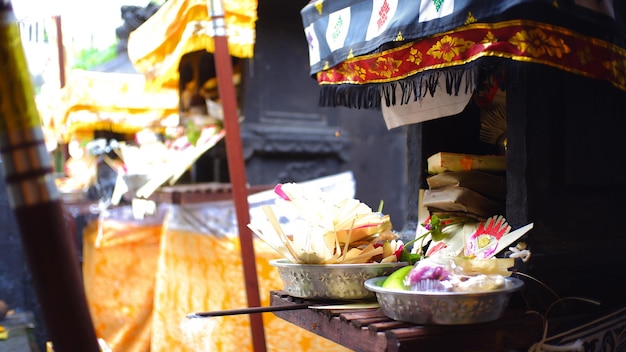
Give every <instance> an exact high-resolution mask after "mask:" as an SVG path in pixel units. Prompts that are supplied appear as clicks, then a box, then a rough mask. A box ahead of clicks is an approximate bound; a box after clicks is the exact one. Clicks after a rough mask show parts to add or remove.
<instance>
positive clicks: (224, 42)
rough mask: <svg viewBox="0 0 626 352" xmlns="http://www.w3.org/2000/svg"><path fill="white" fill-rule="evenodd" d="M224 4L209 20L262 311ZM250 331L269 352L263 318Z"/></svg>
mask: <svg viewBox="0 0 626 352" xmlns="http://www.w3.org/2000/svg"><path fill="white" fill-rule="evenodd" d="M221 1H222V0H217V1H215V0H209V2H208V5H209V17H210V18H211V20H212V23H213V26H214V27H213V29H214V30H215V33H214V36H213V40H214V42H215V53H214V56H215V71H216V73H217V84H218V91H219V95H220V100H221V102H222V109H223V111H224V128H225V129H226V158H227V160H228V171H229V175H230V182H231V187H232V192H233V199H234V202H235V210H236V212H237V224H238V228H239V241H240V243H241V257H242V258H241V259H242V262H243V272H244V278H245V285H246V295H247V298H248V307H260V306H261V298H260V295H259V283H258V278H257V270H256V262H255V254H254V245H253V239H252V232H251V231H250V229H248V226H247V225H248V223H249V222H250V208H249V204H248V190H247V186H246V185H247V181H246V168H245V164H244V161H243V148H242V146H241V135H240V132H239V121H238V120H239V113H238V109H237V98H236V95H235V87H234V85H233V67H232V61H231V57H230V53H229V50H228V38H227V36H226V24H225V20H224V9H223V6H222V2H221ZM249 317H250V327H251V330H252V344H253V347H254V351H257V352H262V351H265V350H266V344H265V332H264V330H263V316H262V315H261V314H251V315H249Z"/></svg>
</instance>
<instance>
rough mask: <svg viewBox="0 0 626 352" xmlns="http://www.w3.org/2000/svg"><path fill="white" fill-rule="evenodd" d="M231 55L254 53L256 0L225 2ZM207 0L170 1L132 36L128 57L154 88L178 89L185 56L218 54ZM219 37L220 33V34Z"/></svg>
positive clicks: (224, 16)
mask: <svg viewBox="0 0 626 352" xmlns="http://www.w3.org/2000/svg"><path fill="white" fill-rule="evenodd" d="M223 8H224V15H223V18H219V20H220V21H223V22H224V25H225V31H226V33H222V34H221V35H224V34H226V36H228V53H229V54H230V55H231V56H234V57H238V58H251V57H252V56H253V54H254V43H255V25H256V20H257V1H256V0H230V1H225V2H224V6H223ZM215 19H216V18H211V16H209V11H208V10H207V1H206V0H170V1H167V2H166V3H165V4H163V5H162V6H161V8H160V9H159V10H158V11H157V12H156V13H155V14H154V15H152V16H151V17H150V18H149V19H148V20H146V22H144V23H143V24H142V25H141V26H139V27H138V28H137V29H136V30H134V31H133V32H131V33H130V36H129V38H128V56H129V58H130V60H131V62H132V63H133V65H134V66H135V68H136V69H137V71H139V72H141V73H143V74H144V75H145V76H146V78H147V80H148V82H149V84H150V86H151V87H154V88H163V87H167V88H178V81H179V79H178V78H179V76H178V65H179V63H180V61H181V58H182V57H183V55H185V54H187V53H192V52H196V51H200V50H206V51H208V52H211V53H214V52H215V49H216V43H215V39H214V37H215V35H216V33H215V29H214V27H213V25H212V21H213V20H215ZM218 34H219V33H218Z"/></svg>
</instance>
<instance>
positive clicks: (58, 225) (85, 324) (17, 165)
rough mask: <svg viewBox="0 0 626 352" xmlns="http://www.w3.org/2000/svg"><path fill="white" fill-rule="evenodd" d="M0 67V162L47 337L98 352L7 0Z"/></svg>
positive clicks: (69, 349)
mask: <svg viewBox="0 0 626 352" xmlns="http://www.w3.org/2000/svg"><path fill="white" fill-rule="evenodd" d="M0 72H1V77H2V79H0V156H1V157H2V163H0V165H1V166H2V168H3V175H4V177H5V178H6V187H7V194H8V195H9V202H10V205H11V207H12V208H13V211H14V213H15V215H16V220H17V224H18V227H19V230H20V235H21V237H22V245H23V248H24V252H25V254H26V258H27V261H28V266H29V269H30V271H31V273H32V274H33V282H34V286H35V290H36V292H37V296H38V299H39V302H40V303H41V306H42V312H43V317H44V321H45V323H46V327H47V331H48V335H49V337H50V340H51V341H52V343H53V345H54V350H55V351H57V352H74V351H75V352H97V351H99V350H100V348H99V346H98V341H97V339H96V334H95V330H94V327H93V322H92V320H91V315H90V313H89V308H88V306H87V299H86V296H85V291H84V289H83V284H82V276H81V271H80V265H79V263H78V255H77V249H76V247H75V246H74V242H73V241H72V239H71V237H70V233H69V231H68V228H67V225H66V224H65V221H64V220H63V208H62V203H61V202H62V201H61V199H60V195H59V192H58V190H57V189H56V185H55V184H54V179H53V177H52V171H53V168H52V162H51V160H50V155H49V154H48V151H47V149H46V144H45V140H44V137H43V131H42V128H41V122H40V118H39V113H38V111H37V107H36V105H35V97H34V95H35V94H34V92H35V90H34V87H33V85H32V82H31V80H30V75H29V71H28V66H27V64H26V58H25V55H24V49H23V47H22V42H21V37H20V34H19V29H18V26H17V21H16V19H15V14H14V12H13V7H12V5H11V2H10V1H9V0H2V1H1V2H0Z"/></svg>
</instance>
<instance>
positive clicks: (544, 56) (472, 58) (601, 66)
mask: <svg viewBox="0 0 626 352" xmlns="http://www.w3.org/2000/svg"><path fill="white" fill-rule="evenodd" d="M620 4H621V3H619V2H616V1H613V0H573V1H572V0H567V1H566V0H509V1H500V2H495V3H494V2H491V1H476V0H422V1H410V0H351V1H348V0H335V1H322V0H318V1H311V2H310V3H309V4H308V5H307V6H305V7H304V8H303V9H302V11H301V15H302V19H303V25H304V32H305V37H306V39H307V43H308V47H309V59H310V60H309V61H310V74H311V75H312V76H314V77H315V78H316V79H317V81H318V83H319V84H320V86H321V96H320V105H321V106H347V107H358V108H378V107H379V106H380V103H381V99H382V100H383V101H384V102H385V103H386V104H387V105H388V106H389V105H395V104H396V103H398V104H401V103H406V102H409V101H410V100H417V99H420V98H421V97H423V96H425V95H426V94H430V95H431V96H433V95H434V94H435V90H438V89H439V88H438V87H440V86H445V91H446V93H448V94H458V93H459V91H460V90H461V89H465V90H466V91H468V90H469V91H472V90H473V89H475V88H476V86H477V85H478V82H477V78H478V76H479V75H478V73H477V70H478V69H479V68H480V66H481V65H483V66H484V65H492V64H493V61H494V60H496V61H497V60H508V61H513V62H520V63H536V64H542V65H548V66H551V67H555V68H557V69H561V70H564V71H566V72H570V73H574V74H578V75H582V76H585V77H589V78H593V79H600V80H606V81H608V82H609V83H611V84H613V85H614V86H615V87H616V88H617V89H620V90H626V73H625V72H626V69H625V67H626V51H625V49H626V26H625V23H624V19H625V18H626V13H625V12H626V8H625V7H624V5H620ZM464 75H467V76H465V77H464ZM440 76H443V77H445V84H442V81H440V80H439V77H440ZM461 82H466V84H467V85H462V84H461ZM468 85H469V86H468ZM396 89H401V93H400V96H401V98H400V101H399V102H398V101H397V100H398V98H397V97H398V95H397V92H396ZM394 99H395V100H394Z"/></svg>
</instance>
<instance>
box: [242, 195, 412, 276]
mask: <svg viewBox="0 0 626 352" xmlns="http://www.w3.org/2000/svg"><path fill="white" fill-rule="evenodd" d="M274 192H275V193H276V195H277V198H276V200H275V203H274V205H263V206H262V208H263V211H264V213H265V215H266V216H267V220H268V222H267V223H259V224H248V227H249V228H250V229H251V230H252V231H253V232H254V233H255V234H256V235H257V236H258V237H259V238H261V239H262V240H264V241H265V242H266V243H267V244H269V245H270V246H271V247H272V248H274V249H275V250H276V251H277V252H278V253H279V254H281V255H283V256H284V257H285V258H286V259H288V260H289V261H291V262H292V263H296V264H362V263H373V262H383V263H384V262H397V261H398V256H397V255H396V254H399V250H400V249H401V246H402V242H401V241H399V240H397V238H398V235H397V234H396V233H395V232H394V231H393V228H392V224H391V220H390V217H389V215H384V214H382V213H381V212H380V211H377V212H375V211H373V210H372V209H371V208H370V207H369V206H368V205H366V204H365V203H362V202H360V201H359V200H357V199H353V198H342V197H340V196H337V195H336V194H334V193H333V192H324V191H322V190H320V189H317V188H314V187H306V186H303V185H300V184H297V183H284V184H278V185H276V186H275V187H274ZM277 213H279V214H283V213H288V214H296V216H297V218H296V219H295V222H296V223H297V226H296V227H297V229H298V231H297V232H295V233H290V234H286V233H285V232H284V230H283V228H282V225H281V223H280V221H279V216H277V215H276V214H277Z"/></svg>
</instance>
